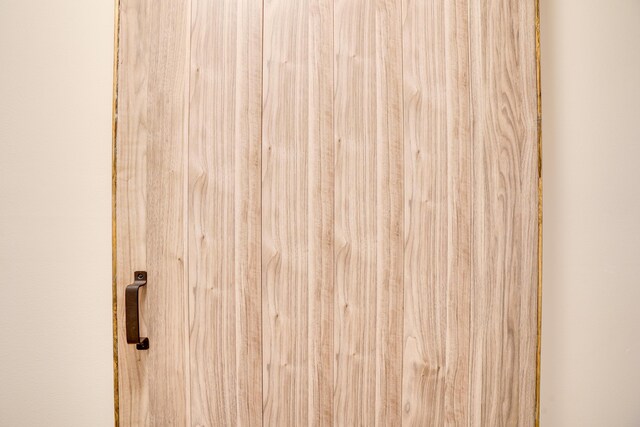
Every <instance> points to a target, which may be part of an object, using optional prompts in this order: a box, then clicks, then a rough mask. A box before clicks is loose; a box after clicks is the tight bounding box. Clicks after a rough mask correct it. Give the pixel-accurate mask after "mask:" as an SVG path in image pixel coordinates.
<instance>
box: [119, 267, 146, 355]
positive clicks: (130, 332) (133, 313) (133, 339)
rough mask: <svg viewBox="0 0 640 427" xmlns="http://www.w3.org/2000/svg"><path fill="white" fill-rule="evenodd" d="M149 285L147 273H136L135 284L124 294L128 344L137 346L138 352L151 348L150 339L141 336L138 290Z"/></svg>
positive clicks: (128, 287) (134, 276)
mask: <svg viewBox="0 0 640 427" xmlns="http://www.w3.org/2000/svg"><path fill="white" fill-rule="evenodd" d="M146 284H147V272H146V271H136V272H135V273H134V275H133V283H132V284H131V285H129V286H127V289H126V291H125V294H124V303H125V304H124V305H125V312H126V313H125V316H126V328H127V343H129V344H135V345H136V348H137V349H138V350H147V349H148V348H149V338H145V337H141V336H140V320H139V310H138V290H139V289H140V287H141V286H145V285H146Z"/></svg>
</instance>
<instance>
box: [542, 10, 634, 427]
mask: <svg viewBox="0 0 640 427" xmlns="http://www.w3.org/2000/svg"><path fill="white" fill-rule="evenodd" d="M541 2H542V4H541V11H542V28H541V34H542V88H543V92H542V97H543V101H542V106H543V112H542V117H543V125H542V126H543V150H544V154H543V159H544V163H543V167H544V170H543V176H544V192H543V194H544V261H543V262H544V277H543V278H544V283H543V286H544V291H543V320H542V322H543V326H542V331H543V332H542V420H541V421H542V425H543V426H553V427H555V426H581V427H589V426H616V427H622V426H640V1H638V0H609V1H599V0H541Z"/></svg>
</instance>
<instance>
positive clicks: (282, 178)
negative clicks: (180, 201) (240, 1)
mask: <svg viewBox="0 0 640 427" xmlns="http://www.w3.org/2000/svg"><path fill="white" fill-rule="evenodd" d="M331 19H332V9H331V2H330V1H328V0H304V1H299V2H290V1H286V0H266V1H265V3H264V39H263V49H264V50H263V73H264V75H263V121H262V124H263V126H262V137H263V142H262V179H263V181H262V295H263V305H262V319H263V329H262V330H263V410H264V423H265V424H266V425H274V426H281V425H287V426H288V425H291V426H293V425H328V424H329V423H330V420H331V414H332V382H331V378H332V362H331V344H332V312H333V309H332V306H333V305H332V303H333V301H332V297H333V249H332V248H333V228H332V213H333V146H332V104H331V94H332V84H331V70H332V64H331V60H332V59H331V50H330V49H331V36H332V34H331V25H332V24H331Z"/></svg>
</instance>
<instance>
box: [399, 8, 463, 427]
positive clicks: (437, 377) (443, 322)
mask: <svg viewBox="0 0 640 427" xmlns="http://www.w3.org/2000/svg"><path fill="white" fill-rule="evenodd" d="M467 10H468V4H467V0H456V1H451V2H441V1H429V2H424V1H420V0H404V2H403V15H404V18H403V42H404V43H403V52H404V55H403V56H404V59H403V63H404V68H403V73H404V113H405V115H404V129H405V133H404V135H405V147H404V155H405V157H404V159H405V188H404V195H405V212H406V214H405V236H404V238H405V258H404V265H405V305H404V307H405V326H404V354H403V358H404V363H403V365H404V370H403V424H405V425H424V426H426V425H433V426H440V425H468V422H469V407H468V406H469V396H468V382H469V362H468V352H469V339H470V335H469V327H470V317H469V313H470V303H471V301H470V291H471V226H472V219H471V167H472V162H471V161H472V140H471V111H470V96H471V92H470V87H469V67H470V64H469V42H468V39H469V30H468V12H467Z"/></svg>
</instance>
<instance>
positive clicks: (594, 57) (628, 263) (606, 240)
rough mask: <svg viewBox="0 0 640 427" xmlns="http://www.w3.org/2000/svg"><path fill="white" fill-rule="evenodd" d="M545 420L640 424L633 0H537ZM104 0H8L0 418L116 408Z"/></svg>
mask: <svg viewBox="0 0 640 427" xmlns="http://www.w3.org/2000/svg"><path fill="white" fill-rule="evenodd" d="M541 3H542V4H541V8H542V55H543V59H542V60H543V75H542V77H543V120H544V122H543V138H544V142H543V144H544V181H545V182H544V183H545V188H544V203H545V206H544V222H545V224H544V306H543V307H544V309H543V310H544V313H543V354H542V425H543V426H545V427H556V426H558V427H564V426H584V427H588V426H610V425H615V426H638V425H640V401H639V397H638V396H640V268H639V267H640V166H639V165H640V47H639V43H640V1H638V0H609V1H608V2H606V3H603V2H601V1H597V0H562V1H558V0H541ZM112 37H113V4H112V1H111V0H101V1H98V0H57V1H47V0H40V1H37V0H30V1H27V0H2V1H0V58H1V59H0V425H2V426H5V425H6V426H51V427H57V426H61V427H62V426H64V427H72V426H83V427H84V426H92V427H93V426H95V427H100V426H110V425H113V414H112V408H113V388H112V387H113V386H112V361H111V311H110V307H111V279H110V276H111V263H110V260H111V207H110V206H111V183H110V179H111V89H112V75H111V66H112V53H113V46H112Z"/></svg>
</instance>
